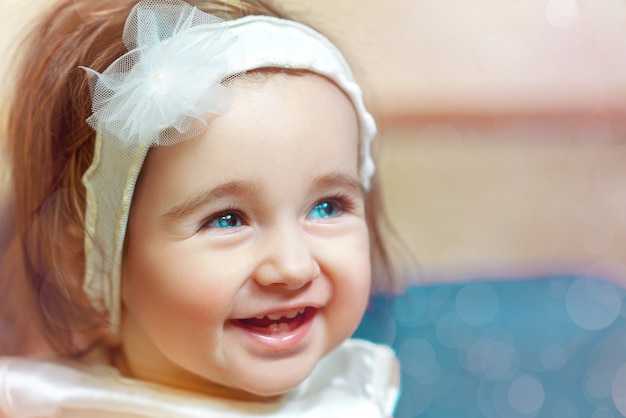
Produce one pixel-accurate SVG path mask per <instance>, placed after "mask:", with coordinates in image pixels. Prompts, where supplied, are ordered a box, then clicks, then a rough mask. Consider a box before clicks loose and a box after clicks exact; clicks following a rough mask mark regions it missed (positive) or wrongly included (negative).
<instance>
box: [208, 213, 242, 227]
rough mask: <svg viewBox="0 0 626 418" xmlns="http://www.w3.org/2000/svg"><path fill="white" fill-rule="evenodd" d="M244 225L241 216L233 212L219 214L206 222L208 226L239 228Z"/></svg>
mask: <svg viewBox="0 0 626 418" xmlns="http://www.w3.org/2000/svg"><path fill="white" fill-rule="evenodd" d="M242 225H243V219H242V218H241V216H240V215H238V214H236V213H233V212H228V213H222V214H219V215H217V216H216V217H214V218H212V219H210V220H209V221H208V222H207V223H206V227H208V228H237V227H239V226H242Z"/></svg>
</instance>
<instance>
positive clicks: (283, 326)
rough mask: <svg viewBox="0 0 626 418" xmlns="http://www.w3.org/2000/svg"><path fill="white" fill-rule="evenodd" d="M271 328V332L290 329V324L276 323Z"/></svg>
mask: <svg viewBox="0 0 626 418" xmlns="http://www.w3.org/2000/svg"><path fill="white" fill-rule="evenodd" d="M269 328H270V332H279V331H289V324H287V323H285V322H280V323H274V324H271V325H270V327H269Z"/></svg>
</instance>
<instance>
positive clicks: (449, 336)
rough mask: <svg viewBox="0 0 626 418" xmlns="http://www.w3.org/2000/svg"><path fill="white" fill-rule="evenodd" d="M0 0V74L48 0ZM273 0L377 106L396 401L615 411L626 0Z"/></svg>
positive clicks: (468, 407) (383, 332) (625, 336)
mask: <svg viewBox="0 0 626 418" xmlns="http://www.w3.org/2000/svg"><path fill="white" fill-rule="evenodd" d="M0 2H1V4H2V9H3V10H2V11H3V13H2V14H1V17H0V54H1V56H2V57H5V58H4V59H3V60H2V61H1V62H0V74H5V73H6V72H7V71H8V70H10V68H11V67H10V66H11V61H10V60H8V59H7V58H6V57H7V56H8V54H9V53H10V52H12V50H13V49H14V48H15V45H16V41H15V39H16V36H17V35H16V34H19V33H20V31H21V30H23V28H24V26H25V24H26V23H27V22H28V21H29V19H30V18H31V17H32V16H35V15H36V14H37V13H38V12H40V11H41V10H42V9H44V8H45V7H47V5H48V4H50V1H49V0H31V1H28V2H25V1H22V0H0ZM278 4H279V5H281V7H282V8H283V9H284V10H285V11H286V12H287V13H288V14H290V15H292V16H294V17H296V18H298V19H300V20H303V21H305V22H307V23H309V24H311V25H312V26H314V27H316V28H318V29H319V30H321V31H322V32H324V33H326V34H327V35H328V36H329V37H330V38H332V39H333V40H334V41H335V42H336V43H337V44H339V45H340V47H341V48H342V49H343V50H344V51H345V52H346V54H347V55H348V57H349V59H350V61H351V62H352V63H353V65H354V69H355V72H356V75H357V77H358V79H359V80H360V82H361V84H362V86H363V88H364V90H365V94H366V97H367V101H368V103H369V107H370V109H371V110H372V111H373V113H374V114H375V116H376V118H377V120H378V122H379V129H380V136H379V139H378V142H377V144H376V152H377V154H378V156H379V172H380V174H381V176H382V180H383V187H384V194H385V198H386V205H387V208H388V212H389V215H390V220H391V221H392V223H393V224H394V226H395V227H396V229H397V230H398V232H399V234H400V236H401V237H402V238H403V240H404V241H405V242H406V244H407V246H408V247H409V249H410V252H411V254H413V255H414V257H415V259H416V260H417V264H411V263H407V264H406V265H405V266H404V267H405V273H406V276H407V277H408V279H409V280H410V281H411V283H413V284H419V285H425V286H423V287H422V286H420V287H417V286H415V287H412V288H411V290H410V291H409V292H407V293H406V294H405V295H403V296H400V297H397V298H395V299H384V298H383V299H377V300H376V303H374V305H373V310H372V311H371V312H370V313H368V316H366V318H365V320H364V324H363V325H362V327H361V329H360V331H359V333H360V334H359V335H361V336H364V337H366V338H371V339H374V340H378V341H381V342H385V343H387V344H390V345H392V346H393V347H394V348H395V349H396V350H397V351H398V353H399V355H400V358H401V361H402V366H403V381H404V383H405V390H404V394H403V397H402V400H401V403H400V406H399V410H398V417H400V418H401V417H412V416H420V417H461V416H462V417H474V416H475V417H481V416H489V417H518V416H519V417H539V416H541V417H544V416H545V417H560V418H561V417H564V418H568V417H581V418H582V417H592V418H609V417H618V416H626V366H625V365H626V357H625V353H626V327H625V326H624V323H625V322H626V308H624V306H625V304H623V303H622V301H623V299H624V291H623V287H624V285H626V117H625V116H626V0H391V1H387V2H380V1H373V0H340V1H331V0H317V1H315V2H308V1H305V0H281V1H279V2H278ZM3 79H6V78H5V77H4V76H3ZM1 157H2V156H1V155H0V161H1ZM0 164H2V163H1V162H0ZM0 167H1V168H0V185H1V183H4V184H6V178H7V173H6V170H5V168H6V163H4V165H0ZM531 278H533V279H534V278H538V279H540V280H519V279H531ZM514 279H518V280H515V281H512V280H514ZM589 279H591V280H589ZM607 281H608V282H607ZM455 408H457V409H455Z"/></svg>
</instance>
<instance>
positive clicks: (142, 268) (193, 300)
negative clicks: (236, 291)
mask: <svg viewBox="0 0 626 418" xmlns="http://www.w3.org/2000/svg"><path fill="white" fill-rule="evenodd" d="M143 250H144V251H134V252H133V251H129V252H128V254H127V262H126V263H125V268H124V278H123V299H124V303H125V304H126V307H127V309H128V310H129V311H131V312H133V313H134V314H135V315H136V316H137V317H138V318H140V320H142V321H143V322H152V323H156V322H160V323H161V324H162V325H165V324H172V325H173V326H177V327H183V328H184V327H185V326H186V325H188V326H196V325H200V324H205V325H206V324H207V323H211V322H213V321H217V320H223V315H224V314H225V311H227V309H228V301H229V300H230V295H229V292H230V291H231V289H229V288H228V287H227V286H224V283H225V281H223V280H220V277H224V275H228V274H229V273H228V272H224V271H221V272H220V271H216V270H220V269H216V267H215V264H214V263H211V261H210V260H208V259H206V258H205V259H204V260H202V259H201V260H200V261H198V259H197V258H194V257H191V256H190V254H191V250H189V251H181V252H177V251H169V252H167V254H166V255H163V254H162V253H160V252H159V253H151V252H150V251H149V248H146V247H144V248H143ZM221 270H223V269H221Z"/></svg>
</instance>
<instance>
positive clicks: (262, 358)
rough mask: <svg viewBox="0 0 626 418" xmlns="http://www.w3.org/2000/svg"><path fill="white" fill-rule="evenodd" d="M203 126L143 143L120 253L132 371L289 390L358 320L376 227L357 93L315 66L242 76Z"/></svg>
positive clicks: (247, 391)
mask: <svg viewBox="0 0 626 418" xmlns="http://www.w3.org/2000/svg"><path fill="white" fill-rule="evenodd" d="M231 88H232V90H233V91H234V99H233V102H232V104H231V105H230V107H229V110H228V112H227V113H225V114H224V115H221V116H217V117H213V118H211V119H210V120H209V128H208V130H207V131H206V133H205V134H204V135H203V136H202V137H200V138H196V139H193V140H189V141H187V142H183V143H179V144H177V145H174V146H170V147H156V148H154V149H152V150H151V151H150V154H149V156H148V159H147V161H146V163H145V165H144V167H143V171H142V174H141V179H140V182H139V184H138V188H137V190H136V193H135V197H134V199H133V205H132V209H131V218H130V222H129V226H128V232H127V238H128V240H127V247H126V248H127V251H126V253H125V260H124V266H123V291H122V292H123V302H124V307H125V309H124V313H123V325H122V340H123V344H124V345H123V349H124V353H125V356H126V361H127V363H128V366H129V368H130V370H131V372H132V373H133V375H134V376H136V377H138V378H141V379H147V380H151V381H157V382H160V383H164V384H168V385H173V386H177V387H183V388H186V389H191V390H195V391H200V392H204V393H210V394H216V395H218V396H230V397H239V398H242V397H250V395H261V396H271V395H276V394H280V393H284V392H286V391H288V390H290V389H292V388H293V387H294V386H296V385H297V384H298V383H300V382H301V381H302V380H303V379H304V378H306V377H307V376H308V375H309V373H310V372H311V370H312V369H313V367H314V366H315V364H316V363H317V362H318V361H319V360H320V359H321V358H322V357H323V356H324V355H325V354H327V353H328V352H329V351H330V350H332V349H334V348H336V347H337V346H338V345H339V344H341V342H342V341H344V340H345V339H346V338H348V337H349V336H350V335H351V334H352V332H353V331H354V329H355V328H356V327H357V325H358V324H359V321H360V319H361V316H362V314H363V312H364V310H365V307H366V305H367V301H368V297H369V290H370V258H369V242H368V229H367V225H366V221H365V209H364V197H363V194H362V190H361V187H360V183H359V177H358V164H359V158H358V122H357V118H356V114H355V111H354V109H353V107H352V105H351V103H350V101H349V100H348V99H347V98H346V97H345V96H344V94H343V93H342V92H341V91H340V90H339V89H338V88H337V87H336V86H335V85H334V84H332V83H331V82H329V81H328V80H326V79H324V78H322V77H319V76H315V75H299V76H296V75H284V74H278V75H271V76H269V77H268V78H267V79H262V80H261V81H259V80H255V81H238V82H235V83H234V85H233V86H232V87H231Z"/></svg>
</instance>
